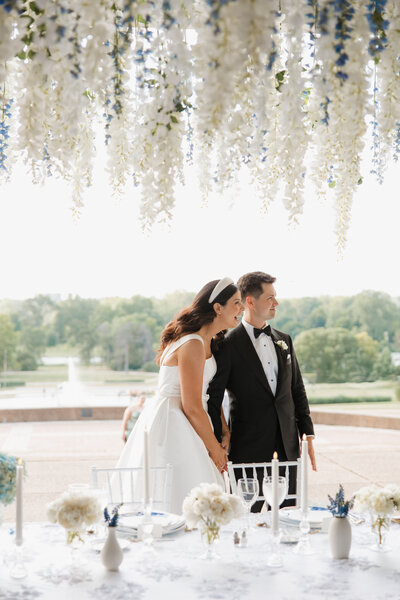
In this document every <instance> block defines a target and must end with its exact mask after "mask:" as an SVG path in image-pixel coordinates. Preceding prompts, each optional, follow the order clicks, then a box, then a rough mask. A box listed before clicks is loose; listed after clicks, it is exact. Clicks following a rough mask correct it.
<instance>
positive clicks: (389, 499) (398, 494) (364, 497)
mask: <svg viewBox="0 0 400 600" xmlns="http://www.w3.org/2000/svg"><path fill="white" fill-rule="evenodd" d="M355 500H356V504H355V508H356V510H358V511H360V512H366V511H369V512H370V513H372V514H377V515H390V514H391V513H392V512H393V511H394V510H395V508H399V507H400V487H399V486H398V485H395V484H394V483H390V484H388V485H386V486H385V487H383V488H382V487H378V486H377V485H375V484H371V485H367V486H365V487H362V488H361V489H359V490H358V492H356V495H355Z"/></svg>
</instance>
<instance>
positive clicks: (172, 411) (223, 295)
mask: <svg viewBox="0 0 400 600" xmlns="http://www.w3.org/2000/svg"><path fill="white" fill-rule="evenodd" d="M242 311H243V306H242V303H241V300H240V294H239V291H238V289H237V287H236V285H235V284H234V283H233V281H232V280H231V279H229V278H228V277H225V278H223V279H220V280H216V281H210V282H209V283H207V284H206V285H205V286H204V287H203V288H202V289H201V290H200V292H199V293H198V294H197V296H196V297H195V299H194V300H193V302H192V304H191V305H190V306H189V307H188V308H185V309H183V310H182V311H181V312H180V313H179V314H178V316H177V317H176V318H175V319H174V320H173V321H171V322H170V323H169V324H168V325H167V326H166V327H165V329H164V331H163V332H162V334H161V345H160V349H159V353H158V357H157V359H158V363H159V365H160V374H159V380H158V389H157V394H156V397H155V398H154V399H153V400H152V401H148V402H147V404H146V406H145V408H144V410H143V412H142V414H141V415H140V417H139V420H138V421H137V423H136V426H135V428H134V429H133V431H132V433H131V435H130V436H129V438H128V441H127V443H126V445H125V447H124V450H123V452H122V454H121V457H120V459H119V461H118V464H117V467H138V466H143V447H144V443H143V439H144V430H145V429H147V432H148V448H149V464H150V466H152V467H156V466H157V467H161V466H165V465H167V464H171V465H172V467H173V481H172V498H171V510H172V512H174V513H178V514H180V513H181V512H182V502H183V500H184V498H185V496H186V495H187V494H188V493H189V492H190V490H191V489H192V488H193V487H195V486H197V485H199V484H200V483H202V482H207V483H218V484H220V485H221V486H223V485H224V481H223V476H222V474H221V473H223V472H224V471H225V470H226V465H227V450H228V448H227V443H226V442H225V443H224V442H223V445H221V444H220V443H219V442H218V441H217V439H216V437H215V435H214V432H213V428H212V425H211V419H210V417H209V416H208V413H207V400H208V396H207V394H206V392H207V388H208V384H209V382H210V381H211V379H212V378H213V377H214V375H215V371H216V363H215V359H214V357H213V355H212V352H211V342H212V341H214V342H217V341H218V338H221V337H223V335H224V331H225V330H226V329H229V328H231V327H236V325H238V323H239V315H240V314H241V313H242ZM214 342H213V343H214ZM224 424H225V429H227V426H226V423H225V421H224Z"/></svg>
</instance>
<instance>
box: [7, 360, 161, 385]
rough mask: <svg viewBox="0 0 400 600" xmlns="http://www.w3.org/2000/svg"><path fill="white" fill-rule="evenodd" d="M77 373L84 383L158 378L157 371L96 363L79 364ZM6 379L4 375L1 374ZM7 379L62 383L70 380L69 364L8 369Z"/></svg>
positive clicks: (113, 382)
mask: <svg viewBox="0 0 400 600" xmlns="http://www.w3.org/2000/svg"><path fill="white" fill-rule="evenodd" d="M76 374H77V377H78V380H79V381H82V382H83V383H101V384H107V383H110V384H115V383H149V384H150V383H152V382H153V381H155V380H156V379H157V374H156V373H145V372H142V371H128V372H127V373H126V372H125V371H112V370H111V369H107V368H106V367H99V366H96V365H90V366H80V365H79V366H77V367H76ZM0 379H1V381H2V382H3V381H4V375H3V374H1V375H0ZM6 380H7V381H10V382H12V381H18V382H24V383H25V385H31V384H34V385H40V384H46V383H62V382H63V381H67V380H68V366H67V365H56V366H48V365H41V366H40V367H39V368H38V369H37V370H36V371H8V373H7V375H6Z"/></svg>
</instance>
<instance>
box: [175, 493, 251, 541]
mask: <svg viewBox="0 0 400 600" xmlns="http://www.w3.org/2000/svg"><path fill="white" fill-rule="evenodd" d="M243 513H244V507H243V503H242V501H241V499H240V498H239V496H235V495H234V494H227V493H226V492H224V491H223V490H222V489H221V488H220V486H219V485H217V484H215V483H201V484H200V485H199V486H198V487H196V488H193V489H192V490H191V492H190V494H189V495H188V496H187V497H186V498H185V500H184V501H183V516H184V517H185V519H186V523H187V525H188V527H196V525H197V524H200V527H201V530H202V536H203V537H204V538H205V541H206V542H207V544H209V545H211V544H212V543H213V542H214V541H215V540H216V539H218V537H219V530H220V527H221V525H227V524H228V523H229V522H230V521H231V520H232V519H236V518H238V517H241V516H242V515H243Z"/></svg>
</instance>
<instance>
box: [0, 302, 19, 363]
mask: <svg viewBox="0 0 400 600" xmlns="http://www.w3.org/2000/svg"><path fill="white" fill-rule="evenodd" d="M17 342H18V336H17V333H16V332H15V329H14V325H13V323H12V321H11V319H10V317H9V315H4V314H0V369H3V368H4V367H6V368H10V367H13V365H14V360H15V352H16V350H17Z"/></svg>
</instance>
